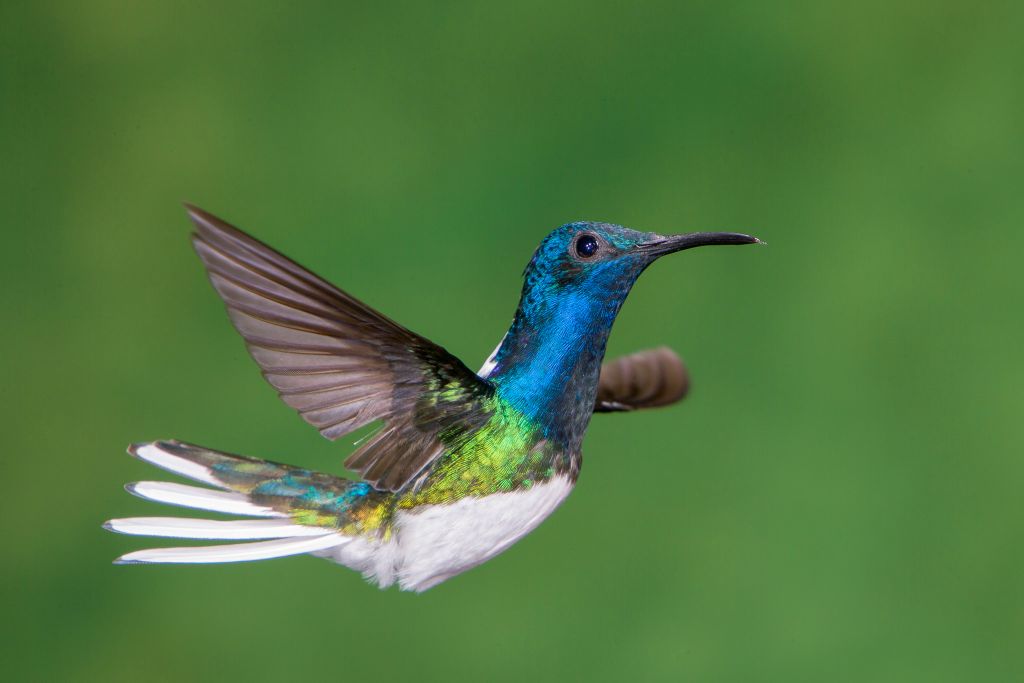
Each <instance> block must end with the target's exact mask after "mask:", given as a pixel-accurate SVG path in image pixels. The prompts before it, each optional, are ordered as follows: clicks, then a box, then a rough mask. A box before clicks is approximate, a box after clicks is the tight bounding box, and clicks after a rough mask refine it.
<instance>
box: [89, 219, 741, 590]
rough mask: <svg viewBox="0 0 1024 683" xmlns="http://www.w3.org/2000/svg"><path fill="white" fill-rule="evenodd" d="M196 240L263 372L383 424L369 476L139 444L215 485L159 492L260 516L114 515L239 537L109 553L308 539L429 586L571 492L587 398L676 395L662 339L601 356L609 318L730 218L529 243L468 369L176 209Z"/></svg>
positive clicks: (401, 580) (345, 422) (303, 396)
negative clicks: (495, 327) (646, 280)
mask: <svg viewBox="0 0 1024 683" xmlns="http://www.w3.org/2000/svg"><path fill="white" fill-rule="evenodd" d="M187 209H188V213H189V216H190V217H191V219H192V221H193V223H194V224H195V228H196V232H195V233H194V234H193V244H194V246H195V249H196V251H197V252H198V254H199V257H200V258H201V259H202V261H203V264H204V265H205V266H206V269H207V271H208V273H209V276H210V280H211V282H212V283H213V286H214V288H215V289H216V290H217V293H218V294H220V296H221V298H222V299H223V300H224V303H225V304H226V305H227V310H228V315H229V316H230V318H231V321H232V323H234V326H235V328H237V330H238V331H239V332H240V333H241V335H242V337H244V339H245V343H246V346H247V348H248V350H249V352H250V353H251V354H252V357H253V358H254V359H255V361H256V363H257V364H258V365H259V366H260V369H261V370H262V372H263V376H264V377H266V379H267V381H268V382H270V384H271V385H273V387H274V388H275V389H276V390H277V392H278V393H279V394H280V396H281V398H282V399H283V400H284V401H285V403H287V404H288V405H290V406H291V407H292V408H295V409H296V410H297V411H298V412H299V414H300V415H301V416H302V417H303V419H305V420H306V421H307V422H309V423H310V424H312V425H313V426H315V427H316V428H317V429H319V430H320V433H321V434H323V435H324V436H325V437H327V438H328V439H332V440H333V439H337V438H339V437H341V436H343V435H345V434H347V433H349V432H351V431H353V430H354V429H357V428H359V427H362V426H364V425H366V424H368V423H371V422H376V421H380V422H382V425H381V426H380V428H379V429H378V430H377V431H376V432H375V433H374V434H372V436H370V437H369V438H368V439H367V440H365V442H364V443H362V445H361V446H360V447H359V448H358V450H356V451H355V452H354V453H353V454H352V455H351V456H350V457H349V458H348V460H346V462H345V466H346V467H347V468H348V469H350V470H352V471H354V472H356V473H358V474H359V476H360V477H362V479H361V480H352V479H345V478H342V477H338V476H335V475H333V474H326V473H323V472H314V471H311V470H307V469H303V468H301V467H295V466H292V465H283V464H279V463H276V462H270V461H267V460H260V459H257V458H251V457H246V456H240V455H230V454H227V453H222V452H219V451H214V450H210V449H208V448H201V447H199V446H193V445H190V444H186V443H182V442H180V441H154V442H151V443H143V444H136V445H133V446H131V447H130V448H129V452H130V453H132V454H133V455H135V456H137V457H139V458H141V459H142V460H145V461H147V462H150V463H152V464H154V465H156V466H158V467H162V468H164V469H166V470H168V471H170V472H173V473H175V474H179V475H182V476H184V477H187V478H190V479H193V480H195V481H197V482H200V483H202V484H207V485H209V486H210V487H213V488H208V487H200V486H186V485H183V484H176V483H168V482H150V481H144V482H137V483H135V484H130V485H128V487H127V488H128V490H129V491H130V492H131V493H134V494H135V495H137V496H140V497H142V498H146V499H148V500H152V501H158V502H162V503H169V504H173V505H179V506H184V507H189V508H198V509H200V510H208V511H213V512H220V513H227V514H230V515H239V516H244V517H249V518H255V519H244V520H231V521H221V520H207V519H194V518H180V517H136V518H128V519H115V520H111V521H109V522H107V523H106V524H105V525H104V526H105V527H106V528H108V529H111V530H113V531H118V532H122V533H127V534H140V535H148V536H163V537H175V538H190V539H223V540H242V541H245V542H243V543H229V544H221V545H208V546H199V547H186V548H158V549H151V550H141V551H137V552H133V553H129V554H127V555H124V556H122V557H121V558H119V559H118V560H117V562H118V563H120V564H136V563H158V562H178V563H209V562H237V561H244V560H259V559H266V558H272V557H283V556H286V555H296V554H302V553H311V554H314V555H318V556H321V557H325V558H328V559H331V560H334V561H335V562H338V563H340V564H343V565H345V566H348V567H351V568H353V569H355V570H357V571H359V572H362V573H363V575H364V576H365V577H366V578H367V579H369V580H370V581H372V582H374V583H376V584H377V585H379V586H380V587H381V588H385V587H387V586H390V585H392V584H393V583H395V582H397V583H398V584H399V586H400V587H401V588H402V589H404V590H412V591H424V590H426V589H428V588H430V587H432V586H435V585H437V584H438V583H441V582H442V581H444V580H446V579H448V578H451V577H452V576H455V575H456V574H459V573H461V572H463V571H466V570H467V569H470V568H472V567H475V566H476V565H478V564H481V563H482V562H485V561H487V560H488V559H490V558H492V557H494V556H495V555H497V554H498V553H500V552H502V551H503V550H505V549H506V548H508V547H509V546H511V545H512V544H513V543H515V542H516V541H517V540H519V539H520V538H522V537H523V536H525V535H526V534H527V533H529V532H530V531H531V530H533V529H534V528H535V527H536V526H537V525H538V524H539V523H540V522H541V521H542V520H543V519H544V518H546V517H547V516H548V515H549V514H551V513H552V512H553V511H554V509H555V508H556V507H558V505H559V504H560V503H561V502H562V501H563V500H564V499H565V497H566V496H567V495H568V494H569V492H570V491H571V490H572V488H573V486H574V485H575V483H576V479H577V476H578V475H579V471H580V463H581V452H580V444H581V442H582V440H583V434H584V432H585V431H586V428H587V425H588V423H589V422H590V417H591V415H592V414H593V413H594V412H595V411H621V410H633V409H638V408H648V407H654V406H661V405H667V404H669V403H673V402H675V401H677V400H679V399H680V398H682V396H683V395H684V394H685V392H686V389H687V386H688V379H687V374H686V371H685V368H684V367H683V365H682V363H681V361H680V360H679V358H678V356H676V355H675V354H674V353H673V352H672V351H670V350H669V349H667V348H664V347H663V348H659V349H654V350H651V351H645V352H641V353H637V354H633V355H630V356H626V357H623V358H620V359H617V360H615V361H613V362H609V363H605V364H604V365H603V366H602V361H603V359H604V353H605V346H606V342H607V340H608V334H609V333H610V332H611V328H612V323H613V322H614V321H615V317H616V315H617V314H618V312H619V308H620V307H621V306H622V303H623V301H624V300H625V299H626V295H627V294H628V293H629V291H630V289H631V288H632V286H633V283H634V282H636V279H637V278H638V277H639V276H640V274H641V273H642V272H643V271H644V269H645V268H647V266H649V265H650V264H651V263H653V262H654V261H655V260H656V259H658V258H660V257H661V256H663V255H665V254H670V253H673V252H677V251H682V250H684V249H690V248H692V247H699V246H705V245H712V244H753V243H758V242H759V241H760V240H758V239H757V238H755V237H751V236H749V235H743V234H739V233H730V232H698V233H690V234H685V235H672V236H662V235H658V234H655V233H650V232H637V231H635V230H630V229H628V228H624V227H621V226H618V225H611V224H607V223H591V222H576V223H569V224H566V225H563V226H561V227H559V228H557V229H555V230H554V231H552V232H551V233H550V234H549V235H548V236H547V237H545V238H544V240H543V241H542V242H541V243H540V246H539V247H538V248H537V251H536V252H535V253H534V255H533V258H532V259H531V260H530V263H529V265H527V267H526V272H525V275H524V278H525V284H524V285H523V291H522V297H521V299H520V302H519V307H518V308H517V309H516V312H515V318H514V320H513V322H512V326H511V327H510V328H509V331H508V333H507V334H506V335H505V337H504V339H503V340H502V341H501V343H500V344H499V346H498V348H497V349H495V351H494V353H493V354H492V355H491V357H490V358H489V359H488V360H487V362H486V363H485V364H484V367H483V368H481V370H480V372H479V373H474V372H472V371H471V370H470V369H469V368H467V367H466V366H465V365H464V364H463V363H462V362H461V361H460V360H459V359H457V358H455V357H454V356H452V355H451V354H449V353H448V352H447V351H445V350H444V349H443V348H441V347H440V346H438V345H436V344H434V343H433V342H431V341H429V340H427V339H425V338H423V337H421V336H419V335H417V334H416V333H414V332H412V331H410V330H408V329H406V328H405V327H403V326H401V325H399V324H398V323H396V322H394V321H392V320H390V319H389V318H387V317H385V316H384V315H382V314H381V313H378V312H377V311H375V310H373V309H372V308H370V307H369V306H367V305H366V304H364V303H362V302H361V301H359V300H357V299H355V298H354V297H352V296H350V295H349V294H346V293H345V292H343V291H341V290H340V289H338V288H337V287H335V286H333V285H331V284H330V283H328V282H326V281H325V280H323V279H321V278H319V277H317V276H316V275H314V274H313V273H311V272H310V271H308V270H306V269H305V268H303V267H301V266H299V265H298V264H296V263H295V262H294V261H291V260H290V259H288V258H286V257H284V256H283V255H281V254H279V253H278V252H276V251H274V250H273V249H271V248H270V247H268V246H266V245H264V244H263V243H261V242H259V241H257V240H255V239H254V238H252V237H250V236H249V235H246V234H245V233H243V232H242V231H240V230H238V229H237V228H235V227H232V226H231V225H229V224H227V223H226V222H224V221H222V220H220V219H218V218H216V217H215V216H212V215H210V214H209V213H206V212H204V211H202V210H200V209H197V208H194V207H191V206H187Z"/></svg>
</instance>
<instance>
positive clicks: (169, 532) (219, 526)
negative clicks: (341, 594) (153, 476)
mask: <svg viewBox="0 0 1024 683" xmlns="http://www.w3.org/2000/svg"><path fill="white" fill-rule="evenodd" d="M128 452H129V453H131V454H132V455H134V456H135V457H137V458H139V459H141V460H145V461H146V462H149V463H151V464H153V465H156V466H157V467H162V468H163V469H165V470H167V471H169V472H173V473H175V474H178V475H181V476H183V477H187V478H189V479H193V480H195V481H198V482H202V483H204V484H209V485H211V486H214V487H216V490H215V489H211V488H207V487H200V486H187V485H185V484H175V483H170V482H163V481H140V482H136V483H134V484H129V485H128V486H126V487H125V488H126V489H127V490H128V491H129V492H130V493H133V494H135V495H136V496H139V497H140V498H145V499H147V500H152V501H156V502H159V503H168V504H171V505H179V506H182V507H187V508H195V509H199V510H207V511H210V512H220V513H225V514H228V515H240V516H244V517H250V518H258V519H242V520H212V519H195V518H185V517H130V518H126V519H112V520H110V521H109V522H107V523H105V524H104V525H103V526H104V527H105V528H106V529H109V530H111V531H117V532H119V533H123V534H135V535H141V536H162V537H171V538H189V539H204V540H207V539H222V540H232V541H234V540H244V541H248V542H246V543H231V544H226V545H208V546H196V547H185V548H154V549H150V550H140V551H137V552H133V553H128V554H127V555H123V556H121V557H119V558H118V559H117V560H115V563H116V564H135V563H159V562H173V563H208V562H245V561H249V560H262V559H268V558H272V557H284V556H286V555H298V554H302V553H311V552H317V551H325V550H328V549H330V548H334V547H336V546H340V545H343V544H345V543H348V542H349V541H351V540H352V538H353V537H352V536H351V535H350V534H347V533H344V531H345V530H344V529H343V527H344V525H345V523H346V520H347V515H348V513H349V512H350V510H351V509H352V507H353V505H355V504H356V503H358V502H360V501H361V500H362V499H363V498H365V497H366V496H367V495H368V494H371V493H374V492H372V489H370V488H369V487H368V486H367V485H366V484H364V483H362V482H354V481H351V480H348V479H343V478H341V477H335V476H333V475H330V474H324V473H321V472H312V471H309V470H305V469H302V468H298V467H291V466H289V465H281V464H278V463H273V462H269V461H266V460H259V459H257V458H249V457H245V456H241V455H229V454H227V453H220V452H218V451H213V450H210V449H207V448H201V447H199V446H192V445H189V444H186V443H181V442H179V441H154V442H152V443H144V444H135V445H133V446H131V447H130V448H129V449H128Z"/></svg>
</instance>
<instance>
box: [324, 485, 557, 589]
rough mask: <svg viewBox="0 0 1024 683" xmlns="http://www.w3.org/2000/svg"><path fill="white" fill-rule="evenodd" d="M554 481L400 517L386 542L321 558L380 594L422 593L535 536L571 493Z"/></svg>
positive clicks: (361, 542) (365, 542)
mask: <svg viewBox="0 0 1024 683" xmlns="http://www.w3.org/2000/svg"><path fill="white" fill-rule="evenodd" d="M572 487H573V484H572V483H571V482H570V481H569V479H568V478H567V477H562V476H555V477H553V478H552V479H551V480H549V481H547V482H544V483H542V484H536V485H535V486H533V487H532V488H530V489H528V490H526V491H514V492H509V493H496V494H493V495H490V496H486V497H482V498H463V499H462V500H459V501H457V502H455V503H449V504H446V505H426V506H423V507H420V508H417V509H416V510H415V511H405V510H403V511H399V512H398V513H397V515H396V518H395V526H394V530H393V533H392V535H391V538H390V539H389V540H387V541H377V540H369V539H363V538H357V539H354V540H352V541H351V542H350V543H346V544H345V545H342V546H338V547H336V548H331V549H329V550H327V551H324V552H323V553H322V555H323V556H324V557H327V558H329V559H333V560H334V561H335V562H339V563H340V564H343V565H345V566H348V567H351V568H352V569H355V570H357V571H360V572H362V573H363V576H365V577H366V578H367V579H369V580H371V581H374V582H375V583H377V584H378V585H379V586H380V587H381V588H386V587H387V586H390V585H391V584H393V583H394V582H395V581H398V585H399V586H400V587H401V588H402V590H412V591H417V592H419V591H424V590H426V589H428V588H430V587H432V586H436V585H437V584H439V583H441V582H442V581H444V580H445V579H449V578H451V577H453V576H455V575H456V574H459V573H461V572H464V571H466V570H467V569H471V568H473V567H475V566H477V565H478V564H480V563H482V562H486V561H487V560H489V559H491V558H492V557H494V556H495V555H497V554H498V553H500V552H502V551H503V550H505V549H506V548H508V547H509V546H511V545H512V544H513V543H515V542H516V541H518V540H519V539H520V538H522V537H523V536H525V535H526V534H528V533H529V532H531V531H533V529H534V528H535V527H536V526H537V525H538V524H540V523H541V521H542V520H543V519H544V518H545V517H547V516H548V515H550V514H551V513H552V512H554V510H555V508H557V507H558V506H559V504H560V503H561V502H562V501H563V500H565V497H566V496H568V495H569V492H570V491H571V490H572Z"/></svg>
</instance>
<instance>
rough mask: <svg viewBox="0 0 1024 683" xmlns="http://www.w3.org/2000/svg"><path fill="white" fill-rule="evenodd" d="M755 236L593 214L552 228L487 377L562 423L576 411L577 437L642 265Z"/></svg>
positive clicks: (520, 402) (523, 405)
mask: <svg viewBox="0 0 1024 683" xmlns="http://www.w3.org/2000/svg"><path fill="white" fill-rule="evenodd" d="M757 241H758V240H757V239H756V238H754V237H750V236H748V235H741V234H738V233H690V234H687V235H672V236H668V237H666V236H663V235H658V234H656V233H652V232H638V231H636V230H630V229H629V228H624V227H622V226H620V225H611V224H608V223H590V222H577V223H569V224H567V225H563V226H562V227H560V228H557V229H555V230H553V231H552V232H551V233H550V234H548V236H547V237H545V238H544V240H543V241H542V242H541V243H540V246H539V247H538V248H537V251H536V252H535V253H534V255H533V259H531V260H530V263H529V265H527V267H526V272H525V273H524V278H525V282H524V284H523V293H522V298H521V299H520V301H519V308H518V310H517V311H516V315H515V320H514V321H513V323H512V327H511V328H510V329H509V332H508V334H507V335H506V337H505V340H504V341H503V342H502V344H501V347H500V349H499V350H498V352H497V354H496V356H495V363H496V365H495V367H494V370H493V371H492V373H491V375H490V378H491V379H492V381H493V382H494V384H495V385H496V387H497V388H498V391H499V393H500V394H502V395H503V396H504V397H505V398H506V399H507V400H509V401H511V402H512V403H514V404H515V405H516V406H517V407H519V408H520V409H521V410H523V411H524V412H526V413H527V414H530V415H532V416H536V417H542V416H552V415H554V416H560V417H559V422H560V423H561V421H562V417H566V418H567V419H569V420H570V421H571V420H572V419H573V418H574V417H575V418H576V419H575V423H574V424H575V426H574V427H573V429H572V430H570V431H571V432H572V433H571V434H569V435H568V437H569V438H568V440H570V441H571V440H575V438H576V436H577V435H576V432H577V431H578V432H579V434H578V437H579V438H582V430H583V429H584V428H585V427H586V424H587V420H589V416H590V412H591V410H592V408H593V402H594V397H595V394H596V391H597V379H598V376H599V373H600V367H601V361H602V359H603V358H604V351H605V345H606V343H607V341H608V334H609V333H610V332H611V328H612V324H613V323H614V322H615V317H616V315H618V312H619V309H620V308H621V307H622V303H623V302H624V301H625V300H626V296H627V295H628V294H629V291H630V289H631V288H632V287H633V283H635V282H636V280H637V278H638V277H640V274H641V273H642V272H643V271H644V269H645V268H647V266H649V265H650V264H651V263H653V262H654V261H655V260H657V259H658V258H659V257H661V256H663V255H665V254H669V253H672V252H676V251H681V250H683V249H689V248H691V247H697V246H703V245H709V244H751V243H755V242H757ZM584 415H585V416H586V417H585V419H584V418H583V416H584ZM581 420H582V424H576V423H579V422H580V421H581ZM564 426H566V425H562V424H559V428H561V427H564ZM577 445H578V444H577Z"/></svg>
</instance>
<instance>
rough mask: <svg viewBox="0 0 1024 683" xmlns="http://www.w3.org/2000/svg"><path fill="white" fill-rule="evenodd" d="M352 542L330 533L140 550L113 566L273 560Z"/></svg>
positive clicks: (122, 558)
mask: <svg viewBox="0 0 1024 683" xmlns="http://www.w3.org/2000/svg"><path fill="white" fill-rule="evenodd" d="M351 540H352V539H351V538H347V537H345V536H341V535H339V534H335V533H329V534H324V535H321V536H314V537H312V538H282V539H278V540H276V541H258V542H256V543H234V544H230V545H208V546H201V547H196V548H153V549H151V550H139V551H136V552H134V553H128V554H127V555H122V556H121V557H119V558H117V559H116V560H114V564H139V563H146V564H148V563H188V564H204V563H211V562H249V561H252V560H269V559H270V558H273V557H286V556H288V555H301V554H303V553H310V552H315V551H317V550H325V549H327V548H332V547H334V546H337V545H341V544H343V543H348V542H349V541H351Z"/></svg>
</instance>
